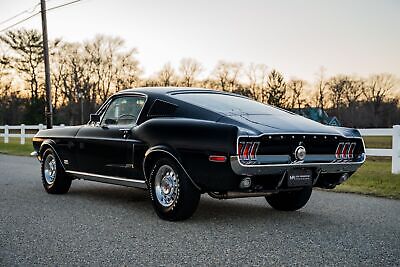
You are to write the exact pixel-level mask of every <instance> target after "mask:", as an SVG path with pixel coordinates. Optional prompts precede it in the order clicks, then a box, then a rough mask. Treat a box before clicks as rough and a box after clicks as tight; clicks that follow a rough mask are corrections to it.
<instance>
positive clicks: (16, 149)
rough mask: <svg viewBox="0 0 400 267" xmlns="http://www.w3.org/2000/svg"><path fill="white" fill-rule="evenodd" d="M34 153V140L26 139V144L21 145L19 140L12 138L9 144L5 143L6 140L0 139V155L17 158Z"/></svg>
mask: <svg viewBox="0 0 400 267" xmlns="http://www.w3.org/2000/svg"><path fill="white" fill-rule="evenodd" d="M32 151H33V146H32V139H31V138H26V139H25V144H24V145H21V144H20V139H19V138H10V140H9V143H8V144H5V143H4V138H1V139H0V153H3V154H10V155H17V156H29V155H30V154H31V152H32Z"/></svg>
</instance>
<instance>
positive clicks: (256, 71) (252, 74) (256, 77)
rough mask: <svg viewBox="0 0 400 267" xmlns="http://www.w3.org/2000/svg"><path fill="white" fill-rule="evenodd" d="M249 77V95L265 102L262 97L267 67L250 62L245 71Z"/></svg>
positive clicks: (265, 84) (265, 83)
mask: <svg viewBox="0 0 400 267" xmlns="http://www.w3.org/2000/svg"><path fill="white" fill-rule="evenodd" d="M246 75H247V78H248V79H249V90H250V92H251V97H252V98H253V99H255V100H257V101H261V102H265V101H266V99H264V97H263V92H265V89H266V86H267V79H268V67H267V66H266V65H264V64H257V65H255V64H253V63H252V64H250V66H249V67H248V70H247V72H246Z"/></svg>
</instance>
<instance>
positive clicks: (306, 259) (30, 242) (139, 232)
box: [0, 155, 400, 266]
mask: <svg viewBox="0 0 400 267" xmlns="http://www.w3.org/2000/svg"><path fill="white" fill-rule="evenodd" d="M32 264H39V265H60V264H67V265H86V264H91V265H181V264H183V265H214V266H215V265H293V264H296V265H320V264H324V265H342V264H345V265H363V266H364V265H384V266H387V265H400V201H396V200H387V199H381V198H373V197H365V196H359V195H353V194H338V193H330V192H321V191H314V192H313V195H312V197H311V200H310V202H309V203H308V204H307V206H306V207H305V208H303V209H302V210H300V211H297V212H292V213H287V212H278V211H275V210H273V209H272V208H270V207H269V206H268V205H267V203H266V201H265V200H264V199H263V198H253V199H238V200H214V199H211V198H210V197H208V196H203V197H202V199H201V202H200V205H199V208H198V210H197V212H196V213H195V215H194V217H192V218H191V219H189V220H187V221H184V222H178V223H172V222H165V221H162V220H160V219H158V217H157V216H156V214H155V213H154V211H153V209H152V206H151V203H150V200H149V196H148V194H147V192H146V191H142V190H136V189H132V188H125V187H119V186H113V185H104V184H98V183H94V182H86V181H74V182H73V183H72V187H71V190H70V192H69V193H68V194H66V195H62V196H57V195H48V194H47V193H45V191H44V189H43V188H42V185H41V181H40V175H39V163H38V162H37V161H36V159H33V158H26V157H15V156H5V155H0V265H6V266H10V265H32Z"/></svg>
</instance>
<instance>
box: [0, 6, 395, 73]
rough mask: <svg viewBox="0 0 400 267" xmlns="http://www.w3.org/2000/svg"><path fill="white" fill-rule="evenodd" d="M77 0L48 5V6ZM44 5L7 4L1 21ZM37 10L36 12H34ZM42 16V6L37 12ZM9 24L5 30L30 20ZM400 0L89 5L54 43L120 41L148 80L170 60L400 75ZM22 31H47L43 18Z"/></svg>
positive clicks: (67, 12) (71, 11)
mask: <svg viewBox="0 0 400 267" xmlns="http://www.w3.org/2000/svg"><path fill="white" fill-rule="evenodd" d="M67 2H70V0H48V3H47V5H48V8H49V7H52V6H56V5H59V4H63V3H67ZM37 3H38V0H35V1H33V0H2V1H0V22H1V21H4V20H6V19H8V18H10V17H12V16H13V15H15V14H17V13H19V12H21V11H23V10H26V9H29V8H32V7H33V6H34V5H35V4H37ZM30 11H32V10H30ZM36 11H39V7H37V8H36V10H35V11H34V12H36ZM34 12H31V13H29V12H26V13H25V14H23V15H21V16H20V17H18V18H16V19H15V20H13V21H11V22H8V23H4V24H1V26H0V29H3V28H5V27H7V26H8V25H11V24H12V22H17V21H18V20H20V19H23V18H24V17H27V16H29V15H31V14H33V13H34ZM399 14H400V1H396V0H392V1H389V0H388V1H378V0H375V1H368V0H360V1H344V0H343V1H320V0H308V1H306V0H304V1H264V0H259V1H255V0H253V1H252V0H248V1H245V0H242V1H237V0H214V1H211V0H209V1H206V0H201V1H200V0H198V1H189V0H186V1H185V0H150V1H143V0H142V1H137V0H134V1H132V0H131V1H122V0H121V1H118V0H115V1H110V0H109V1H107V0H82V1H81V2H78V3H75V4H72V5H69V6H66V7H63V8H60V9H57V10H54V11H51V12H49V13H48V32H49V38H51V39H53V38H55V37H61V38H63V39H65V40H68V41H83V40H85V39H90V38H92V37H94V36H95V35H96V34H106V35H112V36H120V37H122V38H123V39H125V40H126V45H127V47H136V48H137V49H138V51H139V54H138V58H139V60H140V63H141V67H142V68H143V69H144V71H145V76H148V75H150V74H152V73H153V72H155V71H157V70H158V69H160V68H161V66H162V65H163V64H164V63H166V62H171V63H172V64H173V65H174V66H178V64H179V61H180V60H181V59H182V58H184V57H192V58H195V59H197V60H199V61H200V62H201V63H202V64H203V66H204V68H205V70H206V71H205V74H208V73H209V72H210V71H212V69H213V68H214V66H215V65H216V63H217V62H218V60H227V61H233V62H243V63H244V64H249V63H263V64H266V65H267V66H268V67H269V68H270V69H272V68H277V69H278V70H280V71H282V72H283V73H284V74H285V75H286V77H288V78H291V77H297V78H303V79H306V80H308V81H314V80H315V78H316V77H315V74H316V72H317V71H318V69H319V68H320V67H321V66H323V67H324V68H325V69H326V74H327V75H332V74H338V73H346V74H358V75H363V76H367V75H368V74H371V73H380V72H390V73H393V74H395V75H397V76H398V77H399V76H400V15H399ZM17 27H26V28H37V29H39V30H40V29H41V21H40V15H38V16H36V17H34V18H32V19H30V20H28V21H26V22H24V23H22V24H20V25H18V26H17Z"/></svg>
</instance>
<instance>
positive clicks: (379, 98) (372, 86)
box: [363, 73, 395, 107]
mask: <svg viewBox="0 0 400 267" xmlns="http://www.w3.org/2000/svg"><path fill="white" fill-rule="evenodd" d="M394 85H395V78H394V76H393V75H392V74H387V73H382V74H375V75H372V76H370V77H369V79H368V80H367V83H366V86H365V87H363V89H364V90H363V94H364V96H365V98H366V99H367V101H370V102H372V103H374V105H375V106H376V107H379V105H380V104H381V103H382V102H383V101H384V100H385V99H386V98H387V97H388V95H389V94H390V91H391V90H392V89H393V87H394Z"/></svg>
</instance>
